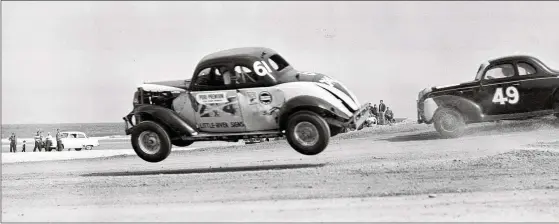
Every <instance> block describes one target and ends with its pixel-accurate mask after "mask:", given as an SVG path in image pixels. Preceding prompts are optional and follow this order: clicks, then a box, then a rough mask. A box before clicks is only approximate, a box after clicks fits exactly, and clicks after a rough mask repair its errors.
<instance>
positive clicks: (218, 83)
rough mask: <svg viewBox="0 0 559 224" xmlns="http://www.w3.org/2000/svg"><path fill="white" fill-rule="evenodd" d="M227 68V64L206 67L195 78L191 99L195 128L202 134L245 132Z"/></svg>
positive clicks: (229, 71)
mask: <svg viewBox="0 0 559 224" xmlns="http://www.w3.org/2000/svg"><path fill="white" fill-rule="evenodd" d="M230 67H231V66H229V65H227V64H216V65H212V66H208V67H207V68H203V69H202V70H200V72H199V73H198V74H197V75H196V77H194V82H195V83H194V86H193V89H192V91H191V92H190V95H191V98H192V104H193V105H192V106H193V107H194V111H195V114H196V123H197V124H196V126H197V128H198V130H200V131H202V132H210V133H226V132H230V133H231V132H234V133H238V132H244V131H245V126H244V123H243V117H242V114H241V108H240V106H239V100H238V95H237V90H236V89H235V86H234V85H233V84H231V79H230V76H231V75H230V73H231V70H232V69H231V68H230ZM222 73H224V74H222ZM224 76H226V77H224Z"/></svg>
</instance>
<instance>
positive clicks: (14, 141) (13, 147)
mask: <svg viewBox="0 0 559 224" xmlns="http://www.w3.org/2000/svg"><path fill="white" fill-rule="evenodd" d="M16 146H17V137H16V134H14V133H12V135H10V152H16V151H17V148H16Z"/></svg>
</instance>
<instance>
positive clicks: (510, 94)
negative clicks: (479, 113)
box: [493, 86, 520, 105]
mask: <svg viewBox="0 0 559 224" xmlns="http://www.w3.org/2000/svg"><path fill="white" fill-rule="evenodd" d="M505 95H506V97H505ZM518 100H520V95H519V94H518V89H516V87H514V86H509V87H507V89H506V90H505V91H504V93H503V88H501V87H499V88H497V89H496V90H495V95H493V103H499V104H501V105H505V103H510V104H516V103H518Z"/></svg>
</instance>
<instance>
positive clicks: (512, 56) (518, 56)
mask: <svg viewBox="0 0 559 224" xmlns="http://www.w3.org/2000/svg"><path fill="white" fill-rule="evenodd" d="M518 59H524V60H526V59H528V60H535V61H537V60H538V59H537V58H535V57H533V56H530V55H507V56H503V57H498V58H494V59H491V60H489V62H490V63H493V62H497V61H503V60H507V61H508V60H518Z"/></svg>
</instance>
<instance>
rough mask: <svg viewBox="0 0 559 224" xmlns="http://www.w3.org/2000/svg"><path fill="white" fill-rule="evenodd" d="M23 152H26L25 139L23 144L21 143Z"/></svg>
mask: <svg viewBox="0 0 559 224" xmlns="http://www.w3.org/2000/svg"><path fill="white" fill-rule="evenodd" d="M21 152H25V140H23V144H22V145H21Z"/></svg>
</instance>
